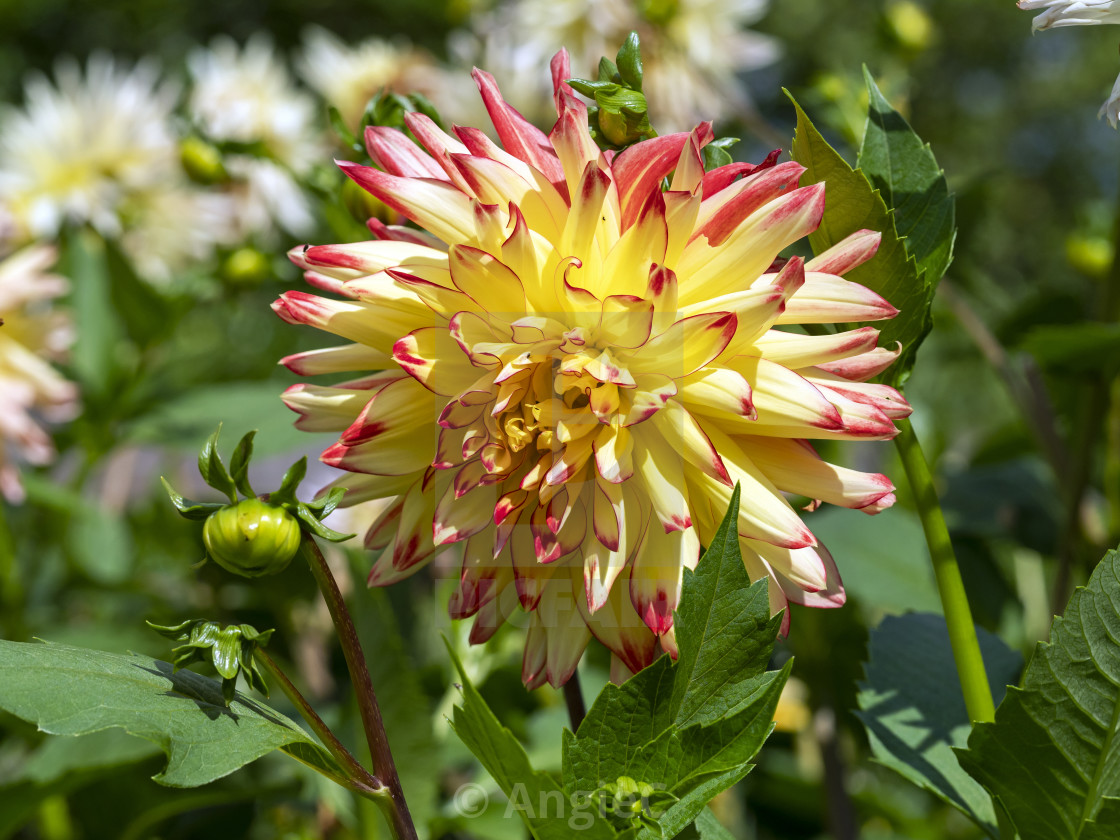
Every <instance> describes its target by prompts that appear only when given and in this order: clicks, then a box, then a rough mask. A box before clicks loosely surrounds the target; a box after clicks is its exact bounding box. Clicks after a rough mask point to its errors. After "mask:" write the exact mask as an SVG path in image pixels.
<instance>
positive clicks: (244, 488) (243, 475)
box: [229, 429, 257, 499]
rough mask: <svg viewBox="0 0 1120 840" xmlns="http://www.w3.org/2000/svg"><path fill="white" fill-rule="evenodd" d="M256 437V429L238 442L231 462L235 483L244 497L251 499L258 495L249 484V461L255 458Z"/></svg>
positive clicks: (231, 473)
mask: <svg viewBox="0 0 1120 840" xmlns="http://www.w3.org/2000/svg"><path fill="white" fill-rule="evenodd" d="M256 435H257V430H256V429H253V430H252V431H250V432H246V433H245V436H244V437H243V438H241V440H240V441H239V442H238V444H237V448H236V449H235V450H234V451H233V457H232V458H231V459H230V462H229V471H230V475H231V476H232V477H233V483H234V484H235V485H236V486H237V489H238V490H240V491H241V494H242V495H243V496H245V497H247V498H250V499H252V498H255V497H256V495H257V494H256V492H254V490H253V485H251V484H250V483H249V461H250V460H251V459H252V457H253V438H254V437H256Z"/></svg>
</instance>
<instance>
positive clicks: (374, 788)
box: [253, 648, 388, 796]
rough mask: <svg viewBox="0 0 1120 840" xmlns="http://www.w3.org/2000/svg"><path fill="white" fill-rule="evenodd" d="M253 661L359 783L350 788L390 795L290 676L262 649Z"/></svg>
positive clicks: (255, 653) (362, 791) (351, 777)
mask: <svg viewBox="0 0 1120 840" xmlns="http://www.w3.org/2000/svg"><path fill="white" fill-rule="evenodd" d="M253 658H254V659H255V660H256V661H257V662H259V663H260V664H261V665H263V666H264V668H265V670H266V671H268V673H269V674H271V675H272V678H273V680H275V681H276V684H277V685H279V686H280V690H281V691H283V692H284V695H285V696H286V697H287V698H288V699H289V700H290V701H292V705H294V706H295V707H296V709H297V710H298V711H299V713H300V715H301V716H302V717H303V719H304V720H305V721H307V724H308V726H310V727H311V731H312V732H314V733H315V734H316V735H317V736H319V740H320V741H322V742H323V746H325V747H326V748H327V750H328V751H330V754H331V755H333V756H334V757H335V760H336V761H337V762H338V764H339V767H341V769H342V770H343V771H345V773H346V775H347V777H348V778H349V780H350V781H352V782H355V783H357V784H356V785H347V787H352V788H354V789H356V790H357V792H359V793H362V794H363V795H369V796H377V795H385V794H386V793H388V790H387V788H386V787H385V785H383V784H382V783H381V782H380V780H378V779H377V778H375V777H374V776H372V775H370V772H369V771H368V770H366V768H364V767H363V766H362V765H361V763H360V762H359V761H358V759H356V758H354V756H353V755H351V753H350V751H349V750H347V749H346V747H345V746H343V744H342V742H341V741H339V740H338V738H337V736H335V734H334V732H332V731H331V729H330V727H329V726H327V725H326V724H325V723H324V722H323V719H322V718H321V717H319V715H318V713H317V712H316V711H315V710H314V709H313V708H312V707H311V704H310V703H308V702H307V699H306V698H305V697H304V696H303V695H302V694H300V692H299V689H298V688H296V687H295V686H294V685H293V684H292V681H291V680H289V679H288V675H287V674H285V673H284V672H283V671H281V670H280V666H279V665H277V664H276V662H275V661H274V660H273V659H272V657H270V656H269V655H268V654H267V653H265V652H264V651H263V650H261V649H260V648H257V650H256V651H254V652H253Z"/></svg>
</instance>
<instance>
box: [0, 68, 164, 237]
mask: <svg viewBox="0 0 1120 840" xmlns="http://www.w3.org/2000/svg"><path fill="white" fill-rule="evenodd" d="M55 80H56V82H57V84H53V85H52V84H51V82H50V81H49V80H48V79H47V78H46V77H44V76H41V75H33V76H31V77H30V78H29V80H28V81H27V84H26V86H25V99H26V101H25V104H24V107H23V108H22V109H21V110H18V111H13V112H10V113H8V114H6V115H5V118H4V120H3V123H2V126H3V127H2V128H0V196H3V200H4V202H5V204H6V205H7V207H8V209H9V211H10V212H11V214H12V216H13V217H14V219H15V222H16V224H17V227H18V229H19V230H18V233H17V237H16V238H18V239H29V238H52V237H54V236H55V235H56V234H57V233H58V231H59V228H61V227H62V225H63V224H65V223H67V222H75V223H79V224H81V223H89V224H91V225H92V226H93V227H95V228H96V229H97V230H98V231H100V232H101V233H103V234H106V235H110V236H115V235H116V234H118V233H119V232H120V230H121V228H122V224H121V218H120V212H121V204H122V201H123V200H124V199H125V198H126V197H127V196H129V195H130V194H132V193H134V192H136V191H143V190H149V189H153V188H157V187H162V186H163V185H164V184H165V183H166V181H167V179H168V178H169V177H171V176H172V175H173V173H174V172H175V171H176V169H177V167H178V146H177V145H176V142H175V138H174V136H173V134H172V131H171V124H170V118H171V112H172V109H173V108H174V106H175V99H176V97H177V92H176V90H175V89H174V88H173V87H170V86H168V85H166V84H163V85H161V84H160V83H159V81H158V73H157V70H156V67H155V65H154V64H152V63H150V62H140V63H139V64H137V65H136V66H134V67H132V68H127V67H125V66H123V65H120V64H118V63H116V62H115V61H114V60H113V59H112V58H109V57H108V56H105V55H102V54H95V55H93V56H92V57H91V58H90V59H89V63H88V64H87V65H86V69H85V72H84V74H83V72H82V69H81V68H80V67H79V66H78V64H77V63H75V62H73V61H67V60H62V61H59V63H58V64H57V65H56V68H55Z"/></svg>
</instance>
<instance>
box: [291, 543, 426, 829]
mask: <svg viewBox="0 0 1120 840" xmlns="http://www.w3.org/2000/svg"><path fill="white" fill-rule="evenodd" d="M300 548H301V550H302V552H303V555H304V557H305V558H306V560H307V563H308V565H309V566H311V573H312V574H313V575H315V581H316V583H318V584H319V589H320V590H321V591H322V593H323V599H324V600H325V601H326V602H327V609H329V610H330V613H331V619H332V620H333V621H334V626H335V628H336V629H337V631H338V639H339V642H340V643H341V645H342V654H343V656H344V657H345V658H346V667H347V669H349V671H350V679H351V680H352V681H353V683H354V691H355V692H356V694H357V697H358V711H359V712H360V713H361V717H362V728H363V729H364V730H365V734H366V741H367V743H368V744H369V751H370V755H371V757H372V758H373V772H374V775H376V776H377V778H378V779H380V780H381V782H382V783H383V784H384V785H385V786H386V787H387V788H388V789H389V808H388V809H387V812H386V818H387V819H388V820H389V826H390V828H391V829H392V832H393V837H394V838H395V839H396V840H417V837H416V827H415V826H414V825H413V824H412V815H411V814H410V813H409V811H408V805H407V804H406V803H405V799H404V790H403V789H402V788H401V779H400V776H398V775H397V767H396V764H394V763H393V754H392V753H391V752H390V751H389V739H388V736H387V735H386V734H385V722H384V721H383V720H382V719H381V708H380V707H379V706H378V705H377V695H376V694H375V693H374V691H373V682H372V681H371V680H370V678H369V668H368V667H367V666H366V659H365V656H364V655H363V653H362V645H361V642H360V641H359V640H358V632H357V631H356V630H355V629H354V622H353V621H352V620H351V618H350V612H349V611H348V610H347V609H346V602H345V601H344V600H343V598H342V592H341V591H339V588H338V583H337V582H335V579H334V575H333V574H331V569H330V566H328V565H327V559H326V558H325V557H324V556H323V552H322V551H320V550H319V546H318V544H317V543H316V542H315V540H314V538H313V537H311V536H308V535H305V536H304V538H303V542H302V543H301V544H300Z"/></svg>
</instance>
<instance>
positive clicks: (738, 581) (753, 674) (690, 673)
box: [672, 487, 782, 726]
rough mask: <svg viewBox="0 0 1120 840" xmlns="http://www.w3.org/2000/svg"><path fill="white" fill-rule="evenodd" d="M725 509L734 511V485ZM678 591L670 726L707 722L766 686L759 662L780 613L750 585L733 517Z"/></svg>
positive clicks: (762, 589)
mask: <svg viewBox="0 0 1120 840" xmlns="http://www.w3.org/2000/svg"><path fill="white" fill-rule="evenodd" d="M730 510H732V511H735V512H736V513H738V510H739V489H738V487H736V489H735V492H734V493H733V494H732V496H731V507H730ZM684 587H685V593H686V594H683V595H682V596H681V605H680V609H679V610H678V611H677V615H676V618H675V619H674V621H673V625H674V627H675V628H676V633H677V639H678V644H679V646H680V657H679V658H678V660H677V671H676V678H675V681H674V687H673V701H672V715H673V719H674V722H675V723H676V725H677V726H687V725H688V724H690V723H703V724H708V723H711V722H712V721H715V720H719V719H721V718H723V717H726V716H728V715H731V714H734V713H735V712H736V711H738V709H739V708H740V707H741V706H742V705H744V704H746V703H747V702H749V701H750V700H751V699H753V694H754V692H755V690H756V689H757V688H758V687H759V686H760V685H761V684H762V683H764V682H766V681H767V680H768V675H766V674H765V671H766V664H767V663H768V662H769V660H770V653H771V651H772V650H773V648H774V639H775V638H777V635H778V630H779V628H780V627H781V623H782V617H781V615H775V616H771V615H770V601H769V598H768V596H767V584H766V582H765V581H762V582H761V583H760V584H756V585H754V586H752V585H751V582H750V578H749V577H748V576H747V573H746V570H745V569H744V567H743V556H742V554H741V553H740V551H739V534H738V530H737V528H736V519H734V518H728V517H725V518H724V520H723V522H722V524H721V525H720V526H719V529H718V530H717V531H716V533H715V536H714V537H713V538H712V540H711V543H710V544H709V545H708V549H707V551H705V552H704V557H703V560H702V562H701V563H700V564H699V565H698V566H697V567H696V571H695V572H689V571H688V570H685V584H684Z"/></svg>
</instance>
